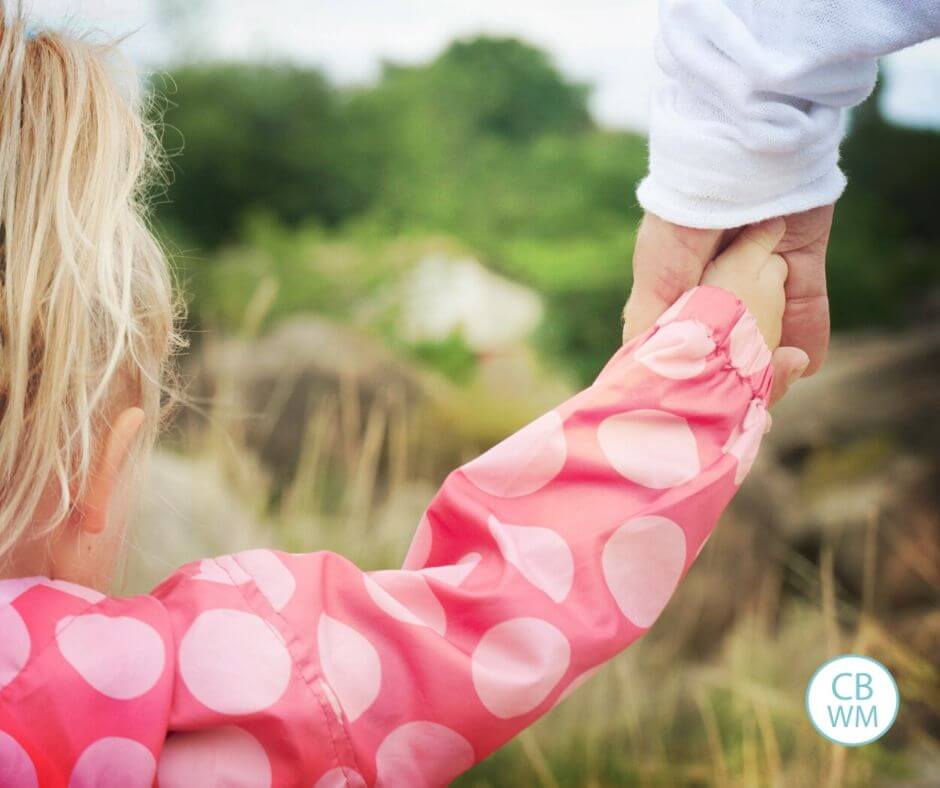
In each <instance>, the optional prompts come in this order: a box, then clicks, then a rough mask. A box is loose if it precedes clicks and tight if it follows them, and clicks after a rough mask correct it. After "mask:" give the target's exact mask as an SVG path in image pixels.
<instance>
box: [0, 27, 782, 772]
mask: <svg viewBox="0 0 940 788" xmlns="http://www.w3.org/2000/svg"><path fill="white" fill-rule="evenodd" d="M106 54H107V50H104V49H100V48H98V47H95V46H92V45H90V44H88V43H84V42H80V41H75V40H70V39H68V38H65V37H62V36H59V35H54V34H50V33H41V34H39V35H36V36H27V35H26V34H24V31H23V28H22V26H21V25H20V24H19V23H18V22H12V23H6V24H0V73H2V84H0V101H2V104H0V271H2V283H0V395H2V396H0V409H2V410H0V578H3V579H2V580H0V785H2V786H16V787H17V788H20V787H21V786H36V785H42V786H66V785H68V786H74V787H80V786H99V785H108V786H122V787H127V786H149V785H152V784H154V782H156V784H158V785H159V786H161V788H173V787H174V786H214V785H227V786H294V785H298V786H316V787H317V788H331V787H333V786H364V785H372V784H378V785H384V786H408V787H409V788H410V787H411V786H439V785H444V784H446V783H447V782H449V781H450V780H451V779H453V778H454V777H456V776H457V775H458V774H460V773H461V772H463V771H464V770H466V769H468V768H469V767H470V766H471V765H473V764H474V763H475V762H476V761H479V760H480V759H482V758H484V757H486V756H487V755H488V754H489V753H491V752H493V750H495V749H496V748H497V747H499V746H500V745H502V744H503V743H504V742H506V741H507V740H508V739H510V738H511V737H512V736H514V735H515V734H517V733H518V732H519V731H520V730H521V729H523V728H525V727H526V726H528V725H530V724H532V723H533V722H534V721H535V720H536V719H537V718H538V717H539V716H541V715H542V714H544V713H545V712H547V711H548V710H549V709H550V708H551V707H552V706H553V705H554V704H555V703H557V702H558V700H559V698H560V697H561V696H562V695H563V694H565V693H566V692H568V691H569V690H570V689H572V688H573V687H574V686H576V685H577V683H578V681H579V679H580V678H582V677H583V676H585V674H586V673H587V672H589V671H590V670H592V669H593V668H594V667H595V666H597V665H599V664H600V663H602V662H604V661H605V660H607V659H610V658H611V657H613V656H615V655H616V654H618V653H619V652H620V651H622V650H623V649H624V648H625V647H626V646H628V645H629V644H630V643H632V642H633V641H634V640H636V639H637V638H638V637H640V636H641V635H642V634H643V633H644V632H645V631H646V630H647V629H648V628H649V627H650V626H652V624H653V622H654V621H655V620H656V618H657V617H658V616H659V614H660V612H661V611H662V609H663V607H664V606H665V604H666V602H667V601H668V599H669V597H670V596H671V595H672V593H673V591H674V590H675V588H676V585H677V583H678V582H679V580H680V578H681V577H682V576H683V575H684V574H685V572H686V571H687V570H688V569H689V566H690V565H691V563H692V561H693V560H694V559H695V557H696V556H697V555H698V553H699V551H700V550H701V548H702V546H703V545H704V543H705V541H706V540H707V538H708V536H709V534H710V533H711V530H712V528H713V526H714V525H715V522H716V520H717V519H718V517H719V515H720V514H721V512H722V510H723V509H724V508H725V506H726V504H727V503H728V501H729V499H730V498H731V496H732V495H733V494H734V492H735V490H736V488H737V486H738V485H739V484H740V483H741V481H742V479H743V477H744V476H745V474H746V473H747V471H748V469H749V466H750V464H751V462H752V461H753V459H754V457H755V454H756V452H757V448H758V444H759V443H760V440H761V436H762V435H763V433H764V432H765V430H766V428H767V426H768V424H769V419H768V416H767V412H766V410H765V405H766V401H767V396H768V391H769V388H770V384H771V377H772V373H771V367H770V365H769V361H770V351H769V349H768V347H775V346H776V345H777V343H778V340H779V336H780V323H781V315H782V310H783V283H784V279H785V278H786V266H785V264H784V262H783V260H782V259H781V258H780V257H778V256H776V255H773V254H772V250H773V248H774V246H775V244H776V242H777V241H778V240H779V238H780V237H781V235H782V232H783V222H782V221H781V220H778V221H772V222H769V223H765V224H764V225H760V226H757V227H754V228H751V229H749V230H746V231H744V233H743V234H742V235H741V236H739V238H738V239H737V240H736V241H735V242H734V243H733V244H732V246H731V247H730V248H729V249H728V250H727V251H726V252H725V253H724V254H723V255H722V256H721V257H719V258H718V260H717V261H716V262H715V263H714V264H713V265H712V266H711V267H710V268H709V269H708V271H707V273H706V275H705V278H704V280H703V283H704V285H706V286H703V287H699V288H696V289H695V290H692V291H690V292H688V293H687V294H686V295H685V296H683V297H682V298H681V299H680V300H679V301H678V302H677V303H675V304H674V305H673V306H672V308H671V309H669V310H668V311H667V312H666V313H665V314H664V315H662V317H661V318H660V319H659V321H658V322H657V324H656V325H655V326H654V327H652V328H651V329H650V330H649V331H648V332H647V333H646V334H644V335H643V336H641V337H639V338H637V339H636V340H635V341H633V342H631V343H629V344H628V345H627V346H625V347H624V348H622V349H621V350H620V351H619V352H618V353H617V354H616V355H615V356H614V357H613V359H612V360H611V361H610V363H609V364H608V365H607V367H606V368H605V369H604V370H603V372H601V374H600V376H599V377H598V379H597V381H596V382H595V383H594V385H592V386H591V387H590V388H588V389H587V390H586V391H583V392H581V393H580V394H578V395H577V396H575V397H573V398H572V399H571V400H569V401H568V402H566V403H564V404H562V405H560V406H559V407H558V408H556V409H555V410H553V411H551V412H550V413H548V414H546V415H544V416H542V417H541V418H539V419H537V420H536V421H535V422H533V423H532V424H530V425H529V426H527V427H525V428H524V429H522V430H521V431H520V432H518V433H517V434H515V435H513V436H512V437H510V438H508V439H507V440H505V441H504V442H503V443H501V444H499V445H498V446H496V447H494V448H493V449H491V450H490V451H488V452H486V453H485V454H484V455H482V456H481V457H479V458H477V459H476V460H474V461H472V462H470V463H468V464H467V465H465V466H464V467H462V468H460V469H459V470H457V471H455V472H454V473H452V474H451V475H450V476H449V477H448V479H447V481H445V483H444V485H443V487H442V488H441V491H440V492H439V493H438V494H437V496H436V497H435V498H434V500H433V502H432V503H431V505H430V508H429V509H428V511H427V514H426V515H425V516H424V518H423V519H422V520H421V523H420V525H419V526H418V530H417V533H416V535H415V537H414V541H413V543H412V545H411V549H410V550H409V553H408V556H407V558H406V560H405V564H404V569H403V570H396V571H382V572H369V573H364V572H362V571H360V570H359V569H357V568H356V567H355V566H354V565H352V564H351V563H350V562H349V561H347V560H345V559H343V558H342V557H341V556H338V555H334V554H330V553H312V554H309V555H288V554H284V553H279V552H275V551H269V550H249V551H247V552H244V553H240V554H238V555H233V556H226V557H223V558H218V559H207V560H204V561H200V562H197V563H194V564H191V565H188V566H185V567H183V568H182V569H180V570H179V571H177V572H176V573H174V574H173V575H171V576H170V577H169V579H167V580H166V581H165V582H163V583H162V584H161V585H160V586H158V587H157V588H156V589H154V590H153V592H152V593H150V594H149V595H146V596H140V597H136V598H133V599H122V598H116V597H109V596H106V595H105V592H106V591H107V589H109V588H110V586H111V582H112V575H113V573H114V568H115V564H116V561H117V559H118V556H119V553H120V545H121V544H122V541H123V537H124V530H125V517H126V512H127V502H128V499H129V497H130V492H131V489H132V487H133V485H132V483H131V482H132V478H131V476H132V474H131V471H132V468H133V466H134V456H135V455H136V454H139V453H141V452H144V451H146V448H147V447H148V446H149V445H150V444H151V442H152V438H153V435H154V433H155V428H156V423H157V416H158V403H159V396H160V385H161V379H162V376H163V373H164V369H165V367H166V364H167V359H168V357H169V354H170V352H171V350H172V348H173V346H174V344H175V342H176V337H175V334H174V328H173V326H174V322H173V309H172V303H173V301H172V298H171V293H170V285H169V279H168V275H167V270H166V265H165V261H164V258H163V257H162V255H161V253H160V251H159V249H158V246H157V245H156V244H155V243H154V241H153V239H152V238H151V236H150V235H149V233H148V231H147V229H146V225H145V223H144V221H143V220H142V218H141V216H142V213H141V208H140V204H139V197H140V194H141V187H142V183H143V181H142V178H143V177H144V176H145V173H146V169H147V164H148V161H149V156H150V148H149V144H150V137H149V135H148V133H147V131H146V129H145V128H144V126H143V125H142V123H141V120H140V117H139V115H138V112H137V111H136V110H135V109H134V103H133V102H132V101H129V100H127V99H126V98H125V97H123V96H122V95H121V93H120V91H119V89H118V88H117V86H116V84H115V83H114V82H113V81H112V79H111V78H109V76H108V73H107V68H106V63H105V56H106ZM746 307H748V308H749V310H748V309H746ZM762 335H763V338H762Z"/></svg>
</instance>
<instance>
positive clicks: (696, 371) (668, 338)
mask: <svg viewBox="0 0 940 788" xmlns="http://www.w3.org/2000/svg"><path fill="white" fill-rule="evenodd" d="M714 350H715V343H714V342H713V341H712V338H711V333H710V332H709V330H708V328H707V326H704V325H702V324H701V323H699V322H698V321H696V320H680V321H679V322H677V323H669V324H668V325H665V326H663V327H662V328H660V329H659V330H658V331H657V332H656V333H655V334H653V336H651V337H650V338H649V339H647V340H646V342H644V343H643V344H642V345H641V346H640V347H639V348H637V350H636V353H635V354H634V358H636V360H637V361H638V362H639V363H641V364H642V365H643V366H644V367H646V368H647V369H650V370H652V371H653V372H655V373H656V374H657V375H661V376H662V377H664V378H670V379H671V380H685V379H687V378H694V377H695V376H696V375H701V374H702V372H703V371H704V370H705V363H706V361H707V359H708V356H709V355H710V354H711V353H712V352H714Z"/></svg>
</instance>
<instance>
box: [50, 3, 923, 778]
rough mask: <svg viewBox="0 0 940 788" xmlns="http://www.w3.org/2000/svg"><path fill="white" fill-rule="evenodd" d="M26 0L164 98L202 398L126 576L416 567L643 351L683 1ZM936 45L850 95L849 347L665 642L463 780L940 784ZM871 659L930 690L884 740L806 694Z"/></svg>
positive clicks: (150, 503)
mask: <svg viewBox="0 0 940 788" xmlns="http://www.w3.org/2000/svg"><path fill="white" fill-rule="evenodd" d="M31 6H32V8H33V11H34V12H36V14H37V15H38V17H39V18H40V19H41V20H43V21H45V22H47V23H49V24H51V25H53V26H55V27H66V28H69V27H73V28H76V29H80V30H81V29H85V28H87V27H89V26H91V27H94V28H98V29H100V30H102V31H103V34H105V35H113V34H123V33H128V32H130V33H131V35H130V37H129V38H128V39H127V40H126V41H125V42H124V44H123V45H122V49H123V50H124V51H125V52H126V53H127V54H128V55H129V57H130V59H131V60H132V61H134V62H135V63H136V65H137V66H138V67H140V68H141V69H142V72H143V74H144V75H145V78H146V80H147V83H148V85H149V86H150V87H151V88H152V89H153V91H154V93H153V96H154V97H153V101H152V105H153V106H152V108H151V111H152V113H153V115H154V117H155V118H160V117H162V118H163V120H164V125H163V126H162V128H161V138H162V144H163V147H164V149H165V151H166V153H167V154H168V156H169V175H170V177H169V179H168V181H167V183H166V187H165V189H158V190H157V192H156V193H155V194H154V197H153V202H154V219H155V223H156V226H157V228H158V230H159V232H160V234H161V235H162V237H163V238H164V240H165V241H166V243H167V245H168V247H169V248H170V250H171V251H172V252H173V257H174V264H175V266H176V269H177V273H178V278H179V281H180V285H181V287H182V289H183V291H184V293H185V296H186V300H187V303H188V307H189V314H188V318H187V328H188V329H189V339H190V347H189V350H188V351H187V352H186V353H185V354H184V355H183V357H182V358H181V360H180V361H181V367H182V382H183V384H184V385H185V388H186V390H187V391H188V394H189V396H190V398H191V400H192V406H190V407H186V408H182V409H180V410H179V411H178V413H177V416H176V418H175V420H174V421H173V423H172V424H171V428H170V430H169V431H168V433H167V436H166V438H165V440H164V441H163V444H162V446H161V448H160V450H159V451H158V453H157V455H156V457H155V459H154V462H153V465H152V468H151V470H150V473H151V474H152V477H153V478H152V480H151V482H150V483H149V484H147V485H146V486H145V487H146V494H145V495H146V499H145V501H144V502H143V511H142V514H141V518H140V522H139V524H138V528H137V533H136V544H135V549H134V554H133V558H132V561H131V565H130V567H129V571H128V577H127V587H128V589H129V590H131V591H137V590H143V589H146V588H148V587H149V586H150V585H151V584H152V583H153V582H154V581H156V580H157V579H159V578H160V577H161V576H163V575H165V574H166V573H167V572H169V571H170V570H172V569H173V568H174V567H175V566H176V565H178V564H179V563H181V562H183V561H186V560H189V559H192V558H196V557H201V556H204V555H206V554H218V553H224V552H230V551H232V550H236V549H240V548H243V547H246V546H256V545H258V544H270V545H275V546H278V547H281V548H285V549H289V550H313V549H333V550H337V551H339V552H342V553H344V554H345V555H347V556H349V557H350V558H352V559H353V560H355V561H357V562H358V563H359V564H360V565H362V566H363V567H365V568H379V567H382V568H387V567H393V566H396V565H398V564H399V563H400V561H401V559H402V557H403V556H404V552H405V549H406V547H407V545H408V543H409V541H410V537H411V533H412V529H413V527H414V525H415V523H417V521H418V518H419V516H420V514H421V512H422V511H423V508H424V506H425V505H426V503H427V502H428V500H429V498H430V497H431V495H432V493H433V491H434V490H435V488H436V486H437V484H439V482H440V481H441V480H442V479H443V477H444V475H445V474H446V473H447V471H449V470H450V469H451V468H452V467H454V466H455V465H456V464H457V463H459V462H461V461H463V460H465V459H468V458H470V457H471V456H473V455H474V454H475V453H477V452H478V451H480V450H481V449H484V448H486V447H488V446H489V445H491V444H492V443H494V442H495V441H497V440H498V439H500V438H501V437H503V436H504V435H506V434H507V433H508V432H510V431H511V430H513V429H515V428H517V427H518V426H520V425H521V424H523V423H525V422H526V421H527V420H529V419H531V418H532V417H534V416H535V415H537V414H539V413H541V412H542V411H543V410H544V409H546V408H548V407H550V406H551V405H553V404H554V403H556V402H558V401H559V400H561V399H563V398H564V397H566V396H567V395H568V394H570V393H572V392H573V391H575V390H576V389H577V388H578V387H580V386H583V385H585V384H587V383H588V382H590V381H591V379H592V377H593V376H594V375H595V373H596V372H597V371H598V370H599V369H600V367H601V365H602V364H603V362H604V360H605V359H606V358H607V357H608V356H609V355H610V354H611V353H612V352H613V351H614V350H615V349H616V347H617V345H618V342H619V334H620V323H619V314H620V309H621V307H622V305H623V302H624V300H625V297H626V295H627V293H628V291H629V287H630V281H631V271H630V258H631V252H632V248H633V243H634V237H635V232H636V226H637V223H638V221H639V218H640V211H639V208H638V206H637V203H636V200H635V197H634V187H635V185H636V183H637V182H638V180H639V179H640V178H641V177H642V176H643V174H644V173H645V164H646V163H645V154H646V151H645V139H644V128H645V123H646V112H647V92H648V89H649V84H650V78H651V73H652V42H653V37H654V35H655V28H656V9H655V2H653V0H635V2H629V0H618V2H614V1H613V0H582V2H579V3H577V4H573V3H563V2H560V0H538V1H537V2H536V0H521V1H519V2H514V3H504V2H495V0H494V1H491V0H478V1H477V2H465V1H464V0H455V1H454V2H446V3H441V2H429V1H428V0H412V1H410V2H390V1H389V0H345V1H344V2H342V3H338V2H323V1H322V0H313V1H312V2H300V1H299V0H298V1H297V2H293V1H292V0H269V1H268V2H265V3H256V2H249V1H248V0H245V1H243V2H234V1H233V2H225V3H222V2H199V1H198V0H164V1H163V2H138V3H126V2H118V1H117V0H113V1H111V0H86V1H85V2H80V1H79V0H71V1H70V0H62V2H55V1H54V0H46V1H42V0H34V2H32V3H31ZM938 43H940V42H933V43H932V44H927V45H923V46H920V47H916V48H914V49H912V50H909V51H907V52H905V53H902V54H900V55H897V56H894V57H892V58H889V59H888V60H887V61H886V62H885V64H884V68H883V71H882V80H881V84H880V86H879V90H878V94H877V95H876V96H875V97H874V98H873V99H872V100H870V101H869V102H868V103H867V104H866V105H865V106H864V108H862V109H860V110H859V111H857V112H855V113H854V115H853V117H852V122H851V128H852V130H851V134H850V136H849V138H848V140H847V142H846V143H845V146H844V151H843V161H844V167H845V169H846V171H847V172H848V174H849V177H850V186H849V188H848V191H847V192H846V194H845V196H844V197H843V198H842V200H841V201H840V203H839V207H838V211H837V213H836V222H835V227H834V230H833V237H832V243H831V247H830V253H829V282H830V288H831V297H832V314H833V322H834V328H835V331H836V335H835V338H834V341H833V348H832V353H831V357H830V360H829V362H828V364H827V366H826V367H825V369H824V370H823V372H821V373H820V374H819V375H817V376H816V377H814V378H812V379H811V380H807V381H805V382H802V383H801V384H799V385H797V386H796V388H795V390H794V391H793V393H792V394H791V395H790V397H789V398H788V400H787V401H786V402H784V403H783V404H782V405H781V406H780V407H779V408H778V409H777V411H776V412H775V428H774V430H773V432H772V433H771V434H770V435H769V436H768V441H767V445H766V449H765V451H764V453H763V454H762V456H761V459H760V461H759V463H758V465H757V466H756V469H755V471H754V473H753V474H752V476H751V477H750V478H749V479H748V481H747V483H746V484H745V486H744V489H743V491H742V492H741V494H740V496H739V497H738V499H737V500H736V501H735V503H734V506H733V508H732V510H731V511H730V512H729V514H728V515H727V516H726V517H725V519H724V521H723V523H722V525H721V527H720V528H719V530H718V531H717V533H716V535H715V537H714V539H713V540H712V541H711V542H710V544H709V547H708V549H707V550H705V551H704V553H703V554H702V557H701V558H700V559H699V562H698V564H697V565H696V567H695V568H694V569H693V571H692V572H691V573H690V575H689V577H688V578H687V580H686V582H685V583H684V584H683V586H682V587H681V588H680V591H679V593H678V594H677V595H676V598H675V599H674V600H673V602H672V604H671V605H670V606H669V608H668V609H667V611H666V613H665V614H664V616H663V620H662V621H661V622H660V624H659V625H658V626H657V627H656V628H655V629H654V631H653V632H652V633H651V634H650V635H649V636H648V637H647V638H646V639H645V640H644V641H642V642H641V643H639V644H637V646H635V647H634V648H632V649H631V650H630V651H629V652H628V653H627V654H625V655H623V656H621V657H620V658H618V659H617V660H615V661H614V662H613V663H612V664H610V665H609V666H607V667H606V668H604V669H603V670H602V671H601V672H600V673H599V674H597V675H596V676H595V677H594V678H593V679H592V681H591V682H589V683H588V684H587V685H586V686H585V687H583V688H582V689H581V690H580V691H579V692H578V693H576V694H575V695H574V696H573V697H571V698H570V699H568V700H566V701H565V703H563V704H561V706H560V707H559V708H557V709H555V710H554V711H553V712H552V713H550V714H549V715H548V716H547V718H546V719H544V720H543V721H542V722H541V723H540V724H538V725H537V726H535V727H534V728H533V729H532V730H530V731H528V732H527V733H525V734H524V735H523V736H522V737H520V738H519V739H518V740H517V741H515V742H513V743H511V744H510V745H508V746H507V747H506V748H504V749H503V750H502V751H500V752H499V753H497V754H496V755H494V756H493V757H492V758H490V759H489V760H488V761H486V762H485V763H483V764H481V765H479V766H478V767H477V768H476V769H474V770H473V771H472V772H471V773H469V774H468V775H466V776H465V777H463V778H461V779H460V780H459V781H458V784H459V785H464V786H516V785H540V786H546V787H547V788H550V787H553V786H579V785H585V786H613V785H741V786H757V785H775V786H780V785H785V786H790V785H793V786H839V785H846V786H855V785H858V786H868V785H890V786H919V785H925V786H926V785H937V784H938V783H940V679H938V664H940V607H938V601H940V524H938V498H940V493H938V490H940V483H938V482H940V473H938V470H940V465H938V455H940V449H938V439H940V422H938V419H937V415H936V413H937V407H938V405H940V394H938V391H940V334H938V321H937V316H938V312H940V221H938V214H937V211H938V204H940V185H938V184H940V133H938V129H940V46H938ZM847 651H854V652H862V653H868V654H870V655H872V656H874V657H877V658H878V659H880V660H882V661H883V662H884V663H885V664H886V665H888V667H889V668H890V669H891V670H892V671H893V672H894V674H895V676H896V677H897V679H898V682H899V684H900V690H901V696H902V706H901V713H900V716H899V719H898V721H897V724H896V725H895V726H894V728H893V729H892V731H891V732H890V733H889V734H888V735H887V736H886V737H885V738H884V739H882V740H881V741H879V742H878V743H876V744H873V745H870V746H867V747H864V748H861V749H857V750H848V749H844V748H840V747H837V746H835V745H831V744H829V743H828V742H826V741H825V740H824V739H822V738H821V737H820V736H819V735H817V734H816V733H815V731H814V730H813V729H812V727H811V725H810V723H809V721H808V720H807V718H806V715H805V712H804V709H803V694H804V690H805V686H806V683H807V681H808V679H809V677H810V675H811V674H812V672H813V670H814V669H815V668H816V667H817V666H818V665H819V664H820V663H821V662H822V661H823V660H824V659H825V658H826V657H828V656H832V655H835V654H838V653H843V652H847Z"/></svg>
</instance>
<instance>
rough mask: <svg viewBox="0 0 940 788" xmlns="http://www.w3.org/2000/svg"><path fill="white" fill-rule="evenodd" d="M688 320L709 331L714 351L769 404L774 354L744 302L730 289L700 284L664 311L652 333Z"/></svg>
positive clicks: (755, 393)
mask: <svg viewBox="0 0 940 788" xmlns="http://www.w3.org/2000/svg"><path fill="white" fill-rule="evenodd" d="M685 320H691V321H695V322H698V323H701V324H704V325H705V326H706V327H707V328H708V331H709V333H710V335H711V338H712V341H713V342H714V343H715V352H716V353H719V354H721V355H722V356H723V357H724V358H725V359H726V361H727V363H728V366H729V367H731V368H732V369H734V371H735V372H736V373H737V374H738V375H739V376H740V377H741V379H742V380H744V381H745V382H746V383H747V384H748V385H749V386H750V387H751V389H752V390H753V392H754V396H755V397H758V398H760V399H762V400H764V401H765V402H766V401H767V399H768V398H769V396H770V388H771V386H772V384H773V366H772V364H771V352H770V349H769V348H768V347H767V343H766V342H765V341H764V337H763V336H762V335H761V333H760V329H759V328H758V326H757V320H756V318H755V317H754V315H753V314H751V312H750V311H749V310H748V309H747V307H746V306H745V305H744V303H743V302H742V301H741V300H740V299H739V298H738V297H737V296H735V295H734V294H733V293H730V292H728V291H727V290H723V289H721V288H719V287H711V286H707V285H700V286H699V287H694V288H692V289H691V290H689V291H687V292H686V293H685V294H683V295H682V296H680V297H679V300H678V301H676V302H675V303H674V304H673V305H672V306H671V307H669V309H667V310H666V311H665V312H663V314H662V315H661V316H660V318H659V320H657V321H656V326H655V328H654V329H653V331H654V332H655V331H657V330H658V329H660V328H662V327H663V326H666V325H668V324H670V323H678V322H680V321H685Z"/></svg>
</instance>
